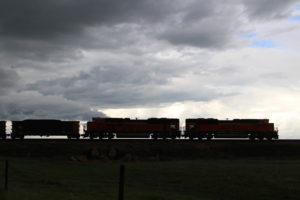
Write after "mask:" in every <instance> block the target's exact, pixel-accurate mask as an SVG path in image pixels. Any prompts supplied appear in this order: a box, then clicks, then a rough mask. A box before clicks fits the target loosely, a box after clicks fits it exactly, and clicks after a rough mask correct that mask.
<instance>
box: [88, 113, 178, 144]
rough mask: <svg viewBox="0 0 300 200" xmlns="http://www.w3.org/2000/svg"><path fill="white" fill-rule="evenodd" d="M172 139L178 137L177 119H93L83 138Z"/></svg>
mask: <svg viewBox="0 0 300 200" xmlns="http://www.w3.org/2000/svg"><path fill="white" fill-rule="evenodd" d="M114 135H115V136H116V137H117V138H122V137H123V138H124V137H125V138H149V137H150V136H151V137H152V138H154V139H157V138H163V139H166V138H172V139H175V138H176V137H177V136H179V135H180V132H179V119H169V118H150V119H129V118H93V120H92V121H91V122H88V123H87V129H86V130H85V137H90V138H91V139H93V138H96V137H97V138H99V139H102V138H108V139H111V138H113V137H114Z"/></svg>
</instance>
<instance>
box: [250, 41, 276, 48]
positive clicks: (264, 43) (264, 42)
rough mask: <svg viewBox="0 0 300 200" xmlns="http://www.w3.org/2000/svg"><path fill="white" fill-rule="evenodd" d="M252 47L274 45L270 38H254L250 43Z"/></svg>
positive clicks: (272, 46)
mask: <svg viewBox="0 0 300 200" xmlns="http://www.w3.org/2000/svg"><path fill="white" fill-rule="evenodd" d="M251 46H252V47H257V48H275V47H276V45H275V44H274V43H273V42H272V41H271V40H255V41H253V42H252V43H251Z"/></svg>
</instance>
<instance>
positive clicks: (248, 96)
mask: <svg viewBox="0 0 300 200" xmlns="http://www.w3.org/2000/svg"><path fill="white" fill-rule="evenodd" d="M299 38H300V1H296V0H284V1H283V0H210V1H207V0H184V1H183V0H159V1H155V0H76V1H75V0H51V1H38V0H26V1H21V0H0V60H1V61H0V86H1V87H0V92H1V93H0V94H1V95H0V118H1V119H2V120H23V119H26V118H56V119H64V120H71V119H72V120H75V119H76V120H90V119H91V118H92V117H93V116H110V117H131V118H135V117H138V118H149V117H176V118H180V119H181V120H182V122H184V119H185V118H200V117H201V118H211V117H212V118H219V119H226V118H229V119H233V118H269V119H270V120H271V122H274V123H275V125H276V126H278V128H279V134H280V137H281V138H300V107H299V106H298V104H299V103H300V78H299V75H300V67H299V65H300V54H299V52H300V39H299ZM182 125H183V123H182Z"/></svg>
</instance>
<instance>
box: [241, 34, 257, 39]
mask: <svg viewBox="0 0 300 200" xmlns="http://www.w3.org/2000/svg"><path fill="white" fill-rule="evenodd" d="M256 35H257V34H256V33H249V34H246V35H242V38H244V39H249V38H253V37H255V36H256Z"/></svg>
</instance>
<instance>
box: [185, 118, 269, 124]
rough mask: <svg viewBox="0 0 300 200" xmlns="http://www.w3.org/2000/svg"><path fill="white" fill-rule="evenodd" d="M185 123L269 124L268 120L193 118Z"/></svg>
mask: <svg viewBox="0 0 300 200" xmlns="http://www.w3.org/2000/svg"><path fill="white" fill-rule="evenodd" d="M186 122H195V123H205V124H207V123H211V124H214V123H233V122H236V123H259V124H261V123H269V119H233V120H219V119H214V118H195V119H186Z"/></svg>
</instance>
